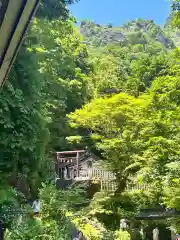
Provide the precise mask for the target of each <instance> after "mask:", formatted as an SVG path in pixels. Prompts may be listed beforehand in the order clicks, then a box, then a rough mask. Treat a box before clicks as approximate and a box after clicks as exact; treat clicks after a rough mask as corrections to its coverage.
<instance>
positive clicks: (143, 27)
mask: <svg viewBox="0 0 180 240" xmlns="http://www.w3.org/2000/svg"><path fill="white" fill-rule="evenodd" d="M80 33H81V34H82V35H83V36H84V38H85V39H84V40H85V43H88V44H91V45H93V46H105V45H107V44H120V45H122V46H125V45H126V46H127V45H128V44H131V45H136V44H143V45H146V44H149V43H155V42H156V43H157V44H160V45H162V46H164V47H165V48H168V49H171V48H174V47H175V46H177V43H178V42H179V38H180V37H179V35H180V33H179V32H174V31H172V30H171V29H169V28H168V27H166V28H161V27H160V26H158V25H156V24H155V23H154V21H151V20H149V21H146V20H143V19H137V20H135V21H130V22H128V24H125V25H123V26H121V27H113V26H112V25H111V24H109V25H107V26H101V25H99V24H96V23H94V22H92V21H82V22H81V25H80Z"/></svg>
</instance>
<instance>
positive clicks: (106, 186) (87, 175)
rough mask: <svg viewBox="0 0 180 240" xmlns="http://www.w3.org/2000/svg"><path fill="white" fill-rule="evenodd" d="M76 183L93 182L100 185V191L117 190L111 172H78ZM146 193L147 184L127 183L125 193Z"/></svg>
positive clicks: (96, 170) (100, 170) (113, 175)
mask: <svg viewBox="0 0 180 240" xmlns="http://www.w3.org/2000/svg"><path fill="white" fill-rule="evenodd" d="M75 180H76V181H81V180H95V181H99V183H100V184H101V191H115V190H116V189H117V183H116V177H115V174H114V173H112V172H108V171H105V170H103V169H98V168H89V169H82V170H80V174H79V177H76V178H75ZM137 190H142V191H148V190H149V185H148V184H138V183H128V184H127V186H126V191H128V192H130V191H137Z"/></svg>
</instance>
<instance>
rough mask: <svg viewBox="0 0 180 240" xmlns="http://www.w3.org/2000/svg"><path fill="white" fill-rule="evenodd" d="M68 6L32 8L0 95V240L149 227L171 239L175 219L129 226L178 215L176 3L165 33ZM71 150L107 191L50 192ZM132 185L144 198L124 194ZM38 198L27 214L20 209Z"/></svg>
mask: <svg viewBox="0 0 180 240" xmlns="http://www.w3.org/2000/svg"><path fill="white" fill-rule="evenodd" d="M76 2H77V1H76V0H46V1H45V0H44V1H43V0H42V1H41V4H40V7H39V9H38V10H37V13H36V16H35V18H34V20H33V22H32V24H31V27H30V29H29V31H28V33H27V35H26V37H25V41H24V43H23V45H22V47H21V49H20V52H19V54H18V56H17V59H16V61H15V63H14V65H13V68H12V70H11V72H10V74H9V76H8V79H7V82H6V84H5V86H4V87H3V89H2V91H1V94H0V129H1V133H0V206H1V208H0V221H1V222H3V223H4V225H5V228H6V231H5V240H70V239H71V232H72V231H73V229H74V228H77V229H78V230H79V231H81V232H82V233H83V235H84V237H85V239H87V240H112V239H114V240H130V239H132V240H140V239H146V238H143V235H142V234H141V233H140V228H141V227H144V228H145V227H148V226H151V225H157V224H159V223H161V224H165V225H166V226H167V228H169V229H173V230H174V231H175V232H176V233H179V234H180V218H178V217H172V218H171V219H161V220H160V221H159V223H157V221H144V220H141V221H140V220H136V218H135V215H136V214H137V212H138V211H139V210H140V209H145V208H156V207H158V206H160V207H164V208H166V209H176V210H177V211H178V210H180V201H179V199H180V187H179V186H180V148H179V147H178V146H180V68H179V63H180V1H179V0H174V1H173V2H172V4H171V13H170V15H169V16H167V21H166V24H165V26H164V27H160V26H158V25H157V24H156V23H155V22H154V21H153V20H144V19H141V18H139V19H136V20H132V21H130V22H128V23H127V24H125V25H122V26H119V27H114V26H113V25H112V24H110V23H109V24H107V25H103V26H102V25H99V24H98V23H95V22H93V21H91V20H86V19H85V20H83V21H81V24H80V25H77V24H76V19H75V18H74V17H73V16H71V14H70V13H69V11H68V8H67V6H68V5H69V4H75V3H76ZM74 149H88V151H89V152H91V153H93V154H94V155H96V156H98V158H99V159H101V160H99V161H100V164H101V165H102V167H103V168H104V169H107V170H108V171H110V172H112V173H114V174H115V176H116V179H115V181H116V186H117V188H116V190H115V191H113V192H97V193H95V195H94V196H93V198H89V197H88V196H87V192H86V186H84V184H83V183H82V184H79V185H77V184H72V185H71V186H70V187H69V188H68V189H66V190H60V189H56V187H55V183H54V155H55V152H56V151H68V150H74ZM132 178H133V180H132ZM130 179H131V180H130ZM130 181H133V183H135V184H144V185H146V186H148V190H147V191H144V190H138V189H137V190H134V191H126V187H127V185H128V184H129V182H130ZM37 198H39V199H40V202H41V211H40V217H38V218H35V217H34V216H33V215H32V209H31V207H30V205H29V204H28V202H29V201H33V200H35V199H37ZM121 219H127V220H128V222H130V227H129V228H128V229H127V230H126V231H122V230H121V229H120V220H121ZM82 239H83V238H82ZM146 240H147V239H146Z"/></svg>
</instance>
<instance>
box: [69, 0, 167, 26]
mask: <svg viewBox="0 0 180 240" xmlns="http://www.w3.org/2000/svg"><path fill="white" fill-rule="evenodd" d="M69 9H70V11H71V13H72V14H73V15H74V16H75V17H76V19H77V20H82V19H91V20H93V21H95V22H96V23H99V24H107V23H112V24H113V25H115V26H119V25H121V24H123V23H126V22H128V21H129V20H134V19H137V18H144V19H148V20H154V21H155V22H156V23H158V24H160V25H162V24H164V22H165V19H166V18H167V16H168V14H169V12H170V3H169V0H80V2H79V3H77V4H74V5H72V6H70V7H69Z"/></svg>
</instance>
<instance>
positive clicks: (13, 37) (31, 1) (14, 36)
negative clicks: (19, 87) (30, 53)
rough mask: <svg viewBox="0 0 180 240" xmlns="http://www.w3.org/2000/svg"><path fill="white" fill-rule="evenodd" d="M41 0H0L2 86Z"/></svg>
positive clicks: (0, 83)
mask: <svg viewBox="0 0 180 240" xmlns="http://www.w3.org/2000/svg"><path fill="white" fill-rule="evenodd" d="M39 1H40V0H0V15H1V17H0V87H1V86H2V85H3V83H4V82H5V79H6V78H7V75H8V73H9V71H10V69H11V67H12V64H13V62H14V60H15V58H16V56H17V53H18V51H19V49H20V46H21V43H22V41H23V38H24V35H25V33H26V31H27V28H28V26H29V25H30V23H31V20H32V18H33V16H34V14H35V12H36V10H37V7H38V5H39Z"/></svg>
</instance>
